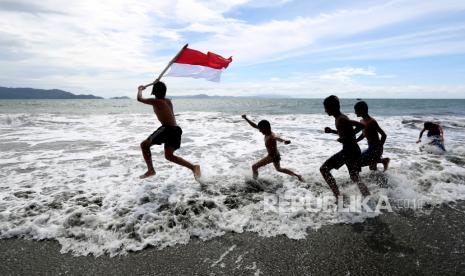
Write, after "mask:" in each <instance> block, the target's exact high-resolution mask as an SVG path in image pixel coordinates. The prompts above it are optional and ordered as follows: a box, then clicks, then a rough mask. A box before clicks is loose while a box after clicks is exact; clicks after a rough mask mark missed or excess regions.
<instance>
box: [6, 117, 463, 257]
mask: <svg viewBox="0 0 465 276" xmlns="http://www.w3.org/2000/svg"><path fill="white" fill-rule="evenodd" d="M250 117H251V118H252V119H254V120H258V119H262V118H266V119H268V120H269V121H270V122H271V124H272V127H273V130H274V131H275V132H276V133H278V134H280V135H282V136H283V137H285V138H288V139H290V140H292V143H291V144H290V145H282V144H280V145H279V147H280V151H281V153H282V165H283V166H284V167H289V168H292V169H295V170H296V171H298V172H300V173H302V174H303V176H304V178H305V179H306V183H304V184H301V183H299V182H298V181H297V180H296V179H293V178H291V177H288V176H287V175H282V174H279V173H277V172H276V171H274V169H273V168H272V166H268V167H265V168H264V169H262V170H261V171H260V176H261V179H262V182H263V183H264V184H265V185H264V187H262V188H263V189H264V190H261V189H258V190H257V188H256V187H254V186H253V183H254V182H253V181H251V180H250V177H251V169H250V166H251V165H252V163H253V162H255V161H256V160H258V159H259V158H261V157H262V156H264V155H265V148H264V145H263V136H262V135H261V134H260V133H259V132H257V131H255V130H254V129H252V128H250V127H249V126H248V125H247V124H246V123H245V122H244V121H243V120H242V119H241V118H240V116H233V115H231V114H229V113H221V112H180V113H179V114H178V123H179V125H180V126H181V127H182V128H183V132H184V134H183V141H182V148H181V149H180V150H179V151H178V154H179V155H181V156H183V157H185V158H186V159H188V160H192V161H194V162H198V163H200V164H201V166H202V170H203V179H202V182H203V185H200V184H199V183H197V182H196V181H195V180H194V179H193V177H192V174H191V172H189V171H188V170H186V169H184V168H181V167H178V166H175V165H173V164H171V163H169V162H167V161H166V160H164V158H163V152H162V151H163V149H162V147H157V146H154V147H153V148H152V153H153V160H154V165H155V168H156V170H157V175H156V176H155V177H153V178H149V179H147V180H143V181H141V180H139V179H138V175H140V174H141V173H143V172H144V170H145V164H144V162H143V159H142V155H141V153H140V149H139V144H140V142H141V141H142V140H143V139H145V138H146V137H147V136H148V135H149V134H150V133H151V132H152V131H153V130H154V129H155V128H156V127H157V126H158V125H157V123H156V122H155V118H154V117H153V115H147V114H136V113H133V114H74V115H69V114H68V115H66V114H51V113H40V114H23V113H16V114H0V150H1V154H2V158H1V160H0V237H1V238H9V237H24V238H32V239H56V240H58V241H59V242H60V244H61V245H62V251H63V252H72V253H73V254H76V255H85V254H94V255H100V254H110V255H117V254H125V253H126V252H128V251H137V250H141V249H143V248H145V247H147V246H149V245H151V246H155V247H158V248H163V247H166V246H172V245H175V244H185V243H188V242H189V240H190V239H191V238H193V237H198V238H200V239H204V240H206V239H210V238H213V237H216V236H221V235H223V234H224V233H226V232H229V231H234V232H238V233H241V232H244V231H252V232H256V233H258V234H259V235H262V236H275V235H281V234H284V235H287V236H288V237H289V238H293V239H300V238H304V237H305V236H306V235H307V231H308V229H317V228H319V227H321V226H323V225H328V224H335V223H355V222H361V221H363V220H365V219H366V218H367V217H371V216H374V215H376V214H369V213H346V214H340V213H329V212H307V211H306V210H304V209H301V210H299V209H297V210H296V209H292V210H288V211H289V212H280V213H276V212H267V211H266V209H265V208H264V197H265V196H266V195H267V194H273V195H277V196H284V195H295V196H299V195H305V196H307V197H309V198H317V197H321V196H331V191H330V190H329V189H328V188H327V186H326V184H324V183H323V179H322V178H321V176H320V174H319V166H320V165H321V164H322V163H323V162H324V160H325V159H326V158H328V157H329V156H330V155H331V154H333V153H335V152H336V151H338V150H339V148H340V145H339V143H337V142H336V141H335V138H336V137H334V136H331V135H328V134H324V133H323V131H322V130H323V128H324V127H325V126H333V124H334V122H333V120H332V119H331V117H328V116H326V115H322V114H284V115H279V114H275V115H269V114H268V115H267V114H263V115H257V116H254V115H251V116H250ZM352 118H354V116H353V115H352ZM377 119H378V122H379V123H380V125H381V126H382V127H383V128H384V129H385V130H386V132H387V133H388V141H387V143H386V147H385V155H386V156H387V157H390V158H391V160H392V162H391V168H390V170H389V171H388V172H387V173H386V174H383V173H381V172H375V173H372V172H369V171H368V169H367V168H365V169H364V170H363V172H362V178H363V181H364V182H365V183H366V184H367V185H368V187H369V189H370V191H371V192H372V194H376V195H385V196H388V197H389V198H392V199H399V200H401V199H405V198H409V199H418V200H422V201H424V202H427V203H429V204H431V205H435V204H442V203H448V202H451V201H455V200H459V199H465V185H464V184H465V183H464V181H465V169H464V164H465V159H464V157H463V156H465V147H464V146H463V145H464V142H465V132H464V130H465V129H464V128H465V118H464V117H461V116H455V115H454V116H452V115H451V116H448V115H441V116H434V117H431V116H430V117H428V116H418V115H417V116H380V117H377ZM424 120H440V121H441V123H442V124H443V126H444V127H445V131H446V148H447V149H448V153H447V154H446V155H434V154H427V153H422V152H419V150H418V145H416V144H415V140H416V138H417V136H418V133H419V130H420V128H421V124H422V122H423V121H424ZM361 147H362V149H363V148H364V147H366V144H365V143H364V142H363V143H361ZM335 177H336V179H337V182H338V184H339V185H340V186H342V192H343V193H344V194H358V193H359V192H358V189H357V188H356V187H355V185H353V184H351V183H350V181H349V178H348V175H347V170H346V169H345V168H341V169H340V170H339V171H336V172H335ZM380 183H381V184H380Z"/></svg>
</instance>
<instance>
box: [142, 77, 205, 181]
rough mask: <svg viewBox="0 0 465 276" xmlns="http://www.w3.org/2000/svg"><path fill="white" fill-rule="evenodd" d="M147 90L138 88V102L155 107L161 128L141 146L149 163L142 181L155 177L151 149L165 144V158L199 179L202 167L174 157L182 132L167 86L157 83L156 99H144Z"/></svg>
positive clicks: (155, 86)
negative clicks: (155, 145)
mask: <svg viewBox="0 0 465 276" xmlns="http://www.w3.org/2000/svg"><path fill="white" fill-rule="evenodd" d="M145 88H146V87H145V86H143V85H141V86H139V87H138V92H137V100H138V101H139V102H142V103H145V104H148V105H151V106H152V107H153V111H154V112H155V115H156V116H157V119H158V121H160V123H161V127H159V128H158V129H157V130H156V131H154V132H153V133H152V134H151V135H150V136H149V137H148V138H147V139H145V140H144V141H143V142H142V143H141V144H140V147H141V149H142V155H143V156H144V160H145V163H147V172H146V173H144V174H143V175H141V176H140V178H141V179H142V178H147V177H150V176H154V175H155V169H154V168H153V163H152V153H151V152H150V147H151V146H152V145H154V144H157V145H161V144H165V158H166V159H167V160H168V161H171V162H173V163H176V164H178V165H181V166H184V167H186V168H188V169H190V170H191V171H192V172H193V173H194V177H195V178H196V179H198V178H199V177H200V166H198V165H194V164H192V163H190V162H188V161H186V160H184V159H183V158H181V157H179V156H176V155H174V152H175V151H176V150H177V149H179V148H180V146H181V135H182V130H181V128H180V127H179V126H178V125H177V124H176V118H175V116H174V111H173V104H172V103H171V100H169V99H166V98H165V95H166V85H165V84H164V83H163V82H160V81H157V82H155V84H154V85H153V88H152V94H154V95H155V99H154V98H144V97H142V91H143V90H144V89H145Z"/></svg>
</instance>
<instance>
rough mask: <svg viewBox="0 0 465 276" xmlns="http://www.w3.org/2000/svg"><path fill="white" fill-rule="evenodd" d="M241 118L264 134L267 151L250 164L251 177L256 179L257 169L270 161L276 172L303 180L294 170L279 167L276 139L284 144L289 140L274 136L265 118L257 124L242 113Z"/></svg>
mask: <svg viewBox="0 0 465 276" xmlns="http://www.w3.org/2000/svg"><path fill="white" fill-rule="evenodd" d="M242 118H244V119H245V120H246V121H247V122H248V123H249V124H250V125H251V126H252V127H253V128H256V129H258V130H259V131H260V132H261V133H262V134H263V135H265V147H266V150H267V152H268V155H267V156H266V157H264V158H262V159H261V160H260V161H258V162H257V163H255V164H253V166H252V172H253V177H254V179H257V177H258V169H259V168H261V167H263V166H266V165H268V164H270V163H273V165H274V167H275V169H276V170H277V171H278V172H281V173H285V174H288V175H291V176H295V177H297V178H298V179H299V181H301V182H303V181H304V179H303V178H302V176H301V175H300V174H296V173H295V172H293V171H291V170H289V169H285V168H281V164H280V162H281V155H280V154H279V151H278V146H277V143H276V142H277V141H278V142H283V143H284V144H286V145H288V144H290V143H291V141H289V140H284V139H281V138H280V137H278V136H276V135H275V134H274V133H273V132H272V131H271V125H270V123H269V122H268V121H266V120H262V121H260V122H259V123H258V125H257V124H255V123H254V122H252V121H250V120H249V119H248V118H247V115H245V114H244V115H242Z"/></svg>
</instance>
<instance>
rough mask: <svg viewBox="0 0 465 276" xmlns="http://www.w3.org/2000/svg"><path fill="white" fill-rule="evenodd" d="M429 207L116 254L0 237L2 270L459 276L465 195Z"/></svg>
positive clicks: (464, 262) (463, 263) (464, 255)
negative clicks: (302, 231) (300, 231)
mask: <svg viewBox="0 0 465 276" xmlns="http://www.w3.org/2000/svg"><path fill="white" fill-rule="evenodd" d="M428 211H429V212H431V213H430V214H427V215H425V214H424V215H418V214H416V215H415V214H414V213H413V212H412V211H409V210H407V211H405V212H400V213H390V214H384V215H382V216H380V217H377V218H374V219H369V220H367V221H365V222H364V223H359V224H350V225H341V224H340V225H330V226H326V227H322V228H321V229H319V230H318V231H314V230H310V231H309V232H308V236H307V238H306V239H303V240H291V239H289V238H287V237H285V236H278V237H269V238H266V237H260V236H258V235H256V234H254V233H240V234H238V233H229V234H227V235H224V236H222V237H219V238H216V239H213V240H209V241H201V240H191V242H190V243H189V244H187V245H179V246H175V247H170V248H165V249H163V250H157V249H155V248H147V249H145V250H143V251H139V252H134V253H130V254H127V255H125V256H117V257H114V258H110V257H109V256H100V257H94V256H79V257H74V256H73V255H72V254H69V253H66V254H61V253H60V249H61V246H60V245H59V244H58V242H56V241H40V242H39V241H30V240H23V239H8V240H0V263H1V266H0V275H38V274H40V275H44V274H49V275H50V274H54V275H57V274H68V275H96V274H99V275H129V274H131V275H258V274H259V275H302V274H306V275H309V274H311V275H349V274H350V275H361V274H365V275H375V274H376V275H439V274H441V275H458V274H462V275H463V273H464V272H465V242H464V241H465V202H459V203H454V204H450V205H449V206H448V205H443V206H438V207H435V208H431V209H430V210H428Z"/></svg>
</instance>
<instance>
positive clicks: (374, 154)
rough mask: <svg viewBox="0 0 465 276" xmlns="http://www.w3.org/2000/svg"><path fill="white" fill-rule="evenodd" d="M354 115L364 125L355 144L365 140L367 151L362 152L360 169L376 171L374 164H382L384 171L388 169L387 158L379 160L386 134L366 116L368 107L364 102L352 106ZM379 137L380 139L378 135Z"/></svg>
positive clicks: (373, 120)
mask: <svg viewBox="0 0 465 276" xmlns="http://www.w3.org/2000/svg"><path fill="white" fill-rule="evenodd" d="M354 110H355V114H357V117H362V120H361V121H360V122H361V123H362V124H364V125H365V128H364V129H363V132H362V134H360V136H359V137H358V138H357V142H360V141H362V140H363V139H364V138H366V139H367V142H368V149H366V150H364V151H363V152H362V157H361V161H360V164H361V166H362V167H365V166H369V168H370V170H372V171H375V170H376V164H378V163H382V164H383V167H384V171H386V170H387V169H388V166H389V161H390V160H389V158H381V156H382V155H383V147H384V143H385V142H386V137H387V136H386V133H385V132H384V131H383V130H382V129H381V127H380V126H379V125H378V122H377V121H376V120H375V119H374V118H373V117H371V116H370V115H369V114H368V105H367V103H366V102H364V101H360V102H357V103H356V104H355V105H354ZM378 134H379V135H381V139H380V138H379V135H378Z"/></svg>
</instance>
